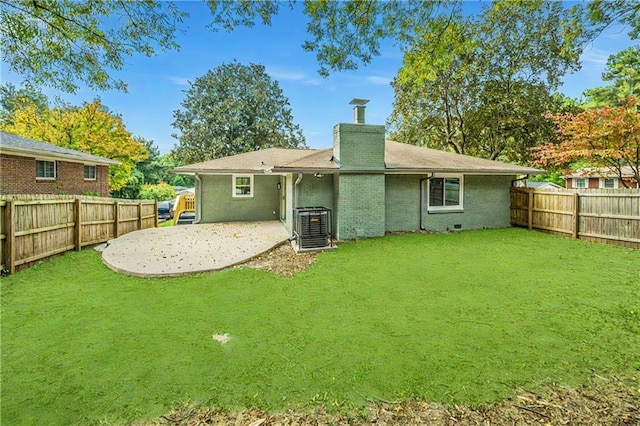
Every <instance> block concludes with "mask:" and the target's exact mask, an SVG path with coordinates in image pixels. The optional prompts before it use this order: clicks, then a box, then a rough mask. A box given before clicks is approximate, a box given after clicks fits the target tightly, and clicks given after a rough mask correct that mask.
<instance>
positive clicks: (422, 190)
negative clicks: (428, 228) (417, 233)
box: [420, 173, 434, 231]
mask: <svg viewBox="0 0 640 426" xmlns="http://www.w3.org/2000/svg"><path fill="white" fill-rule="evenodd" d="M433 176H434V174H433V173H431V176H429V177H426V178H422V179H420V230H421V231H424V230H425V228H424V182H425V181H428V180H429V179H432V178H433Z"/></svg>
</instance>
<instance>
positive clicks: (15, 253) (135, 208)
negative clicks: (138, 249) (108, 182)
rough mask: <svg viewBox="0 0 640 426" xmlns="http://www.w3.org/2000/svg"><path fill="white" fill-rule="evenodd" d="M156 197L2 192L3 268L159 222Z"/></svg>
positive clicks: (0, 235) (11, 270) (0, 259)
mask: <svg viewBox="0 0 640 426" xmlns="http://www.w3.org/2000/svg"><path fill="white" fill-rule="evenodd" d="M157 210H158V207H157V202H156V201H154V200H136V201H133V200H122V199H113V198H96V197H87V196H74V195H62V196H60V195H54V196H45V195H4V196H1V197H0V268H1V269H2V270H3V271H8V272H9V273H11V274H13V273H14V272H15V271H16V268H24V267H28V266H29V264H31V263H32V262H35V261H37V260H40V259H44V258H47V257H50V256H54V255H57V254H59V253H63V252H66V251H70V250H80V249H82V248H83V247H86V246H93V245H96V244H100V243H103V242H106V241H108V240H110V239H113V238H117V237H119V236H120V235H123V234H126V233H128V232H131V231H136V230H138V229H145V228H151V227H156V226H158V218H157V217H158V215H157Z"/></svg>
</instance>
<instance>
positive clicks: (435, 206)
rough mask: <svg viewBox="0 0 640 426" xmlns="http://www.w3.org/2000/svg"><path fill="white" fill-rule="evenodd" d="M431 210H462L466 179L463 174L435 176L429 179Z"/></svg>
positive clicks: (428, 197) (429, 203) (428, 195)
mask: <svg viewBox="0 0 640 426" xmlns="http://www.w3.org/2000/svg"><path fill="white" fill-rule="evenodd" d="M428 183H429V186H428V194H427V201H428V209H429V210H462V207H463V206H462V200H463V186H464V179H463V176H462V175H452V176H442V177H433V178H431V179H429V180H428Z"/></svg>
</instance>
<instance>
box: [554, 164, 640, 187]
mask: <svg viewBox="0 0 640 426" xmlns="http://www.w3.org/2000/svg"><path fill="white" fill-rule="evenodd" d="M620 171H621V172H622V179H620V174H618V171H617V170H615V169H611V168H609V167H586V168H582V169H578V170H576V171H574V172H572V173H569V174H567V175H565V176H563V177H564V178H565V179H566V181H567V189H581V188H585V189H617V188H625V184H626V187H627V188H640V184H639V183H638V181H637V180H636V179H635V177H634V176H635V175H634V173H633V169H631V167H629V166H626V167H622V168H621V169H620ZM623 181H624V183H623Z"/></svg>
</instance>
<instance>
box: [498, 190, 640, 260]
mask: <svg viewBox="0 0 640 426" xmlns="http://www.w3.org/2000/svg"><path fill="white" fill-rule="evenodd" d="M511 224H512V225H515V226H526V227H527V228H529V229H540V230H543V231H546V232H550V233H555V234H562V235H569V236H571V237H573V238H580V239H583V240H588V241H595V242H601V243H607V244H615V245H620V246H624V247H631V248H640V190H633V189H627V190H598V189H595V190H580V191H573V190H572V191H568V190H564V191H563V190H559V191H553V190H540V189H532V188H511Z"/></svg>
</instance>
